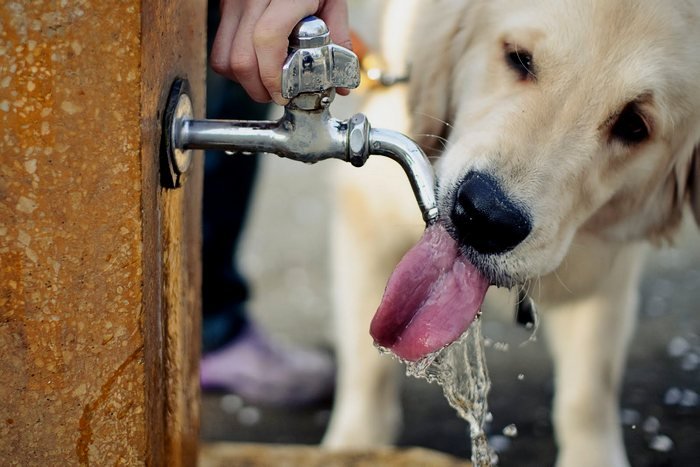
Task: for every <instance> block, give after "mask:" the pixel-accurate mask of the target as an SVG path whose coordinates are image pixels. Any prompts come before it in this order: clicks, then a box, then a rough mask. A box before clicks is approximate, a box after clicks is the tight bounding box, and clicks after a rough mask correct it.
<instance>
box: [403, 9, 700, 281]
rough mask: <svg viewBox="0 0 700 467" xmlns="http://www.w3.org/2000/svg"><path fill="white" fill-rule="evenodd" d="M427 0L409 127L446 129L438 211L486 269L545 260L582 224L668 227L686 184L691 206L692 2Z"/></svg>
mask: <svg viewBox="0 0 700 467" xmlns="http://www.w3.org/2000/svg"><path fill="white" fill-rule="evenodd" d="M425 6H426V7H427V8H426V9H425V10H424V11H423V12H422V13H421V14H419V15H418V18H419V19H418V21H419V25H418V26H419V27H418V28H417V30H418V31H423V32H425V34H426V35H425V36H422V37H416V39H417V40H416V43H415V45H414V48H413V52H414V55H413V57H412V69H411V70H412V71H411V72H412V78H411V92H410V95H411V109H412V115H413V122H414V123H413V135H414V136H415V137H416V138H417V139H418V140H419V141H420V142H421V144H423V145H424V146H432V147H433V148H434V147H435V143H436V141H442V143H441V144H442V145H444V148H442V154H441V156H440V159H439V161H438V163H437V166H436V170H437V178H438V184H439V188H438V199H439V203H440V209H441V213H442V214H441V215H442V218H443V219H442V220H443V221H444V222H445V224H446V225H447V226H448V228H450V229H451V230H452V233H453V235H454V237H455V238H457V239H458V240H459V242H460V244H461V247H462V249H463V251H464V253H465V254H466V255H467V256H468V257H469V258H470V259H471V260H472V262H474V263H475V264H476V265H477V266H478V267H479V268H480V269H481V270H483V271H484V272H486V274H487V275H488V276H489V279H491V280H492V281H493V282H494V283H498V284H502V285H511V284H514V283H516V282H522V281H524V280H527V279H529V278H532V277H536V276H539V275H543V274H546V273H549V272H551V271H552V270H554V269H555V268H556V267H557V266H558V265H559V264H560V263H561V261H562V259H563V258H564V257H565V255H566V253H567V252H568V250H569V247H570V245H571V242H572V239H573V238H574V236H575V235H576V234H577V233H578V232H588V233H590V234H592V235H596V236H601V237H603V238H605V239H607V240H610V241H628V240H632V239H640V238H649V239H660V238H664V237H667V236H668V235H670V233H672V231H673V230H674V229H675V228H676V226H677V225H678V223H679V220H680V218H681V212H682V210H683V205H684V204H685V201H686V200H687V199H688V198H689V197H690V199H691V201H692V204H693V207H694V212H695V216H696V219H698V220H699V221H700V186H698V185H699V184H700V162H698V159H699V157H698V150H697V147H698V143H699V142H700V55H699V54H698V52H697V50H698V49H697V47H698V44H700V3H698V2H690V1H687V2H686V1H683V2H682V1H665V2H661V1H658V0H624V1H623V0H621V1H616V2H610V1H608V0H592V1H587V2H579V1H566V0H546V1H542V2H536V3H532V2H514V1H512V0H488V1H485V0H481V1H480V0H474V1H471V2H465V1H463V0H436V1H433V2H426V5H425ZM440 136H442V137H445V138H446V139H443V138H437V137H440Z"/></svg>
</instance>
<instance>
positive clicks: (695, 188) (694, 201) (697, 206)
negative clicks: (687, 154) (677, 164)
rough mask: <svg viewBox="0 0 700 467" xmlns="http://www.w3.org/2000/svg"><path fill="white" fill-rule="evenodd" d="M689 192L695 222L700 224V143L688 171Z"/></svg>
mask: <svg viewBox="0 0 700 467" xmlns="http://www.w3.org/2000/svg"><path fill="white" fill-rule="evenodd" d="M688 193H689V196H690V207H691V208H692V210H693V216H694V217H695V222H696V223H697V224H698V226H700V143H698V145H697V146H695V151H694V152H693V158H692V160H691V161H690V172H689V173H688Z"/></svg>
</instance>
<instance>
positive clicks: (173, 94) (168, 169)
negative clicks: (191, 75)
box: [160, 78, 194, 188]
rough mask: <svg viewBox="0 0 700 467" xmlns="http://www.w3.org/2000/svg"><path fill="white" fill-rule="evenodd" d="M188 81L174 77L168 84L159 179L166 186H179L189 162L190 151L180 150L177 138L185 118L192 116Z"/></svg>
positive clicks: (190, 118)
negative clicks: (168, 91) (171, 82)
mask: <svg viewBox="0 0 700 467" xmlns="http://www.w3.org/2000/svg"><path fill="white" fill-rule="evenodd" d="M189 94H190V84H189V82H188V81H187V79H185V78H176V79H175V81H173V85H172V86H171V87H170V94H169V95H168V100H167V103H166V107H165V112H164V114H163V127H162V128H163V131H162V141H161V153H160V162H161V164H160V175H161V177H160V179H161V185H162V186H164V187H165V188H179V187H181V186H182V184H183V183H184V180H185V176H186V174H187V170H188V169H189V168H190V165H191V164H192V150H191V149H182V145H181V144H180V142H179V141H178V140H177V138H178V137H179V135H180V131H179V129H180V127H181V126H182V123H183V122H184V121H188V120H192V119H193V118H194V110H193V107H192V99H190V96H189Z"/></svg>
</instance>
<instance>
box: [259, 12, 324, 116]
mask: <svg viewBox="0 0 700 467" xmlns="http://www.w3.org/2000/svg"><path fill="white" fill-rule="evenodd" d="M321 6H323V5H322V1H321V0H271V2H270V5H269V7H268V8H267V10H265V13H264V14H263V16H262V17H261V18H260V21H259V22H258V24H257V26H256V28H255V32H254V34H253V42H254V44H255V53H256V56H257V59H258V66H259V72H260V79H261V80H262V84H263V86H264V87H265V89H266V90H267V92H268V93H269V94H270V96H271V97H272V100H273V101H275V102H276V103H278V104H280V105H284V104H286V102H287V101H286V99H284V98H283V97H282V65H283V64H284V60H285V58H286V56H287V48H288V45H289V42H288V39H287V38H288V37H289V34H290V33H291V32H292V30H293V29H294V26H295V25H296V24H297V23H298V22H299V21H300V20H302V19H303V18H305V17H307V16H309V15H313V14H314V13H316V12H317V11H319V9H320V7H321Z"/></svg>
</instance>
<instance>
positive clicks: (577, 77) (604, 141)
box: [324, 0, 700, 467]
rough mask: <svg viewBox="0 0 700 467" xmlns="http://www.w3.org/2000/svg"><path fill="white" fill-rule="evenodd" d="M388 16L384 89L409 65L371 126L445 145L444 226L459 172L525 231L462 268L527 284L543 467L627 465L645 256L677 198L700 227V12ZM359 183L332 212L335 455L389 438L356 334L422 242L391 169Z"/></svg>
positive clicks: (379, 362) (370, 358)
mask: <svg viewBox="0 0 700 467" xmlns="http://www.w3.org/2000/svg"><path fill="white" fill-rule="evenodd" d="M372 3H374V2H372ZM414 7H417V8H419V9H420V12H419V13H418V14H417V15H416V16H415V18H416V21H415V26H413V27H412V28H410V29H409V28H408V25H409V24H412V23H414V22H413V18H414V16H413V15H414ZM387 8H388V9H389V10H390V11H391V13H390V14H388V15H386V17H387V20H386V21H384V26H385V27H386V28H388V29H385V34H384V39H385V40H384V41H383V47H384V51H385V52H384V55H385V57H386V58H387V59H388V60H389V66H390V67H391V68H393V69H394V71H397V72H400V71H402V69H403V66H404V64H405V61H406V58H405V57H406V55H408V57H409V60H410V62H411V64H412V70H411V71H412V76H411V82H410V86H408V87H406V86H403V87H402V86H398V87H394V88H392V89H389V90H385V91H382V92H379V93H376V94H374V95H371V96H370V97H369V98H368V101H367V103H366V107H365V109H364V110H365V111H366V113H367V114H368V115H369V117H370V122H372V124H373V125H374V126H376V127H380V126H386V127H391V128H397V129H399V130H404V131H408V130H410V132H411V134H412V135H413V136H414V137H415V138H416V139H417V140H418V141H419V142H420V143H422V144H423V145H424V146H426V147H441V145H440V143H439V141H437V140H436V139H435V136H442V137H445V138H447V139H446V144H445V147H444V150H442V151H441V155H440V157H439V160H438V161H437V164H436V170H437V177H438V180H439V191H438V198H439V201H440V207H441V210H442V213H443V215H447V214H448V213H449V211H450V209H451V206H452V203H454V190H455V189H454V187H455V186H456V185H457V183H458V182H459V180H460V179H461V178H462V177H464V175H465V174H466V173H467V172H468V171H469V170H480V171H484V172H488V173H489V174H491V175H493V176H494V177H496V178H497V179H498V180H499V181H500V182H501V183H502V184H503V186H504V188H505V190H506V192H507V194H508V196H510V197H512V198H513V199H515V200H517V202H518V203H519V204H521V205H524V206H527V209H528V210H529V213H530V214H531V216H532V220H533V225H534V228H533V231H532V233H531V234H530V236H529V237H528V238H527V239H526V240H525V241H524V242H523V243H522V244H520V245H518V246H517V247H516V248H514V249H513V250H511V251H509V252H507V253H505V254H502V255H491V256H484V255H480V254H478V253H474V252H468V254H469V255H470V258H471V259H472V260H473V262H474V263H475V264H476V265H477V266H478V267H480V268H481V269H482V270H483V271H484V272H485V273H486V274H487V275H488V276H489V277H490V278H491V279H492V280H494V281H495V282H498V283H499V284H501V285H507V286H513V285H517V284H525V286H526V287H528V288H529V291H530V293H531V295H532V296H533V298H534V299H535V301H536V302H537V303H538V304H539V307H540V310H541V311H543V313H542V314H543V317H542V319H543V324H544V326H545V331H546V335H547V337H548V342H549V345H550V349H551V352H552V355H553V358H554V362H555V373H556V396H555V402H554V425H555V432H556V440H557V444H558V448H559V454H558V460H557V465H559V466H565V467H569V466H587V467H590V466H606V467H608V466H624V465H628V461H627V459H626V455H625V451H624V446H623V442H622V435H621V430H620V422H619V420H618V402H617V393H618V389H619V385H620V380H621V377H622V373H623V366H624V361H625V357H626V347H627V343H628V340H629V338H630V335H631V333H632V331H633V328H634V323H635V310H636V307H637V303H636V295H637V287H638V280H639V277H640V271H641V264H642V260H643V256H644V251H645V249H646V244H648V243H649V242H652V243H659V242H660V241H662V240H664V239H667V238H670V237H671V236H672V235H673V233H674V231H675V229H676V228H677V225H678V223H679V220H680V218H681V212H682V211H683V206H684V205H685V204H686V200H688V198H690V200H691V205H692V207H693V208H694V213H695V216H696V219H700V199H699V193H700V189H698V187H697V185H698V184H700V180H698V177H699V176H700V162H698V159H699V157H698V155H697V146H698V143H699V142H700V78H699V77H700V53H699V52H698V50H699V47H700V46H699V45H698V44H700V1H697V0H685V1H681V0H619V1H609V0H585V1H584V0H580V1H575V0H542V1H539V2H517V1H514V0H471V1H470V0H435V1H420V0H415V1H395V2H390V5H389V6H388V7H387ZM392 8H394V10H391V9H392ZM404 30H408V31H409V33H408V35H409V36H410V37H411V39H412V42H410V43H412V46H411V47H410V48H407V47H406V44H407V43H409V42H406V41H404V40H403V39H402V37H404V36H405V35H404V34H403V31H404ZM504 44H507V46H508V47H517V48H520V49H522V50H528V51H530V52H532V55H533V59H534V62H535V68H536V73H537V77H536V79H531V80H529V79H526V80H519V79H517V77H516V76H515V75H514V73H513V70H512V69H510V68H509V67H508V65H507V64H506V62H505V52H504ZM407 50H408V52H407ZM407 102H408V103H407ZM630 102H636V103H637V105H638V108H639V109H640V111H641V112H642V113H643V114H644V118H645V120H646V121H647V123H648V124H649V126H650V129H651V134H650V137H649V138H648V140H646V141H643V142H641V143H639V144H633V145H627V144H623V143H621V142H620V141H619V140H617V139H616V138H614V137H612V136H611V133H610V131H611V130H610V128H611V125H612V124H613V122H614V121H615V119H616V118H617V115H619V113H620V111H621V110H622V109H623V108H624V107H625V105H627V104H628V103H630ZM436 142H437V143H438V144H436ZM358 172H359V173H358ZM358 172H352V173H350V172H348V173H347V175H345V176H343V177H342V178H341V181H340V182H339V188H338V199H337V204H336V209H335V213H336V219H335V222H334V231H333V241H334V242H335V245H336V246H335V247H334V249H333V253H334V258H333V272H334V275H335V286H334V294H335V297H334V298H335V306H336V308H337V312H338V313H337V316H338V317H339V319H338V320H337V323H338V325H337V334H338V337H339V338H338V343H339V348H338V349H337V355H338V359H339V369H340V371H339V381H338V393H337V400H336V406H335V409H334V413H333V416H332V420H331V425H330V428H329V431H328V432H327V434H326V437H325V439H324V442H325V444H326V445H327V446H331V447H340V446H363V445H364V446H367V445H374V444H378V443H387V442H391V441H392V440H393V439H394V437H395V435H396V433H397V430H398V428H399V425H400V413H401V412H400V407H399V405H398V393H397V383H396V378H395V377H394V374H393V373H395V372H396V370H397V369H396V367H395V365H394V364H393V362H392V361H391V359H389V358H387V357H380V356H379V355H378V354H377V352H376V350H375V349H374V348H373V346H372V344H371V341H370V338H369V336H368V335H367V329H368V323H369V319H370V317H371V314H372V313H373V312H374V310H375V309H376V307H377V304H378V303H379V299H380V297H381V294H382V291H383V287H384V284H385V283H386V279H387V277H388V275H389V273H390V271H391V268H392V267H393V265H395V264H396V262H397V261H398V258H399V257H400V256H401V254H402V253H403V252H404V251H405V250H406V248H408V247H409V246H410V245H411V244H412V243H413V242H415V241H416V239H417V238H418V235H419V234H420V231H421V227H422V226H421V225H420V218H419V216H418V214H417V211H416V208H415V204H414V201H413V195H412V193H410V190H409V189H408V184H407V183H406V180H405V176H404V175H403V174H402V173H401V171H400V169H398V168H397V167H395V166H394V163H393V162H390V161H382V160H378V161H377V160H372V159H370V163H369V164H368V166H367V168H365V169H363V170H360V171H358Z"/></svg>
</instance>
